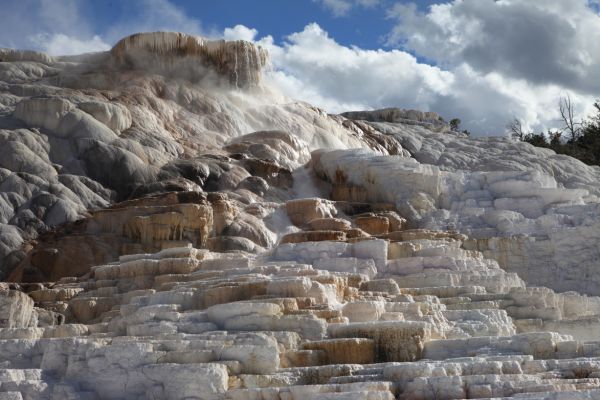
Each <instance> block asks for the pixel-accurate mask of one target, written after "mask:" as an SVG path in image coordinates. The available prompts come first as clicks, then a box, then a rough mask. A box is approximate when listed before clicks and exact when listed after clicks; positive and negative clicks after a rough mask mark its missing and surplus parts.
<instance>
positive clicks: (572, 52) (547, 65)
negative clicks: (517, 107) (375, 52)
mask: <svg viewBox="0 0 600 400" xmlns="http://www.w3.org/2000/svg"><path fill="white" fill-rule="evenodd" d="M389 16H390V17H391V18H395V19H397V21H398V23H397V25H396V26H395V28H394V29H393V31H392V32H391V33H390V36H389V38H388V39H389V40H388V41H389V43H391V44H401V45H403V46H404V47H405V48H407V49H410V50H412V51H414V52H416V53H418V54H419V55H421V56H424V57H427V58H429V59H431V60H433V61H435V62H437V63H438V64H441V65H445V66H450V67H451V66H456V65H458V64H461V63H467V64H469V65H470V66H471V67H473V69H475V70H476V71H478V72H480V73H482V74H487V73H493V72H495V73H499V74H501V75H503V76H505V77H510V78H515V79H526V80H527V81H528V82H531V83H535V84H554V85H559V86H562V87H564V88H566V89H570V90H574V91H578V92H581V93H586V92H587V93H590V94H591V93H598V91H600V68H599V67H600V16H599V15H598V13H597V12H596V11H595V10H594V9H592V8H591V7H590V3H589V1H588V0H544V1H531V0H499V1H494V0H454V1H452V2H449V3H445V4H437V5H433V6H432V7H431V8H430V9H429V10H428V11H427V12H419V11H418V10H417V8H416V6H414V5H411V4H409V5H406V4H401V3H398V4H396V5H395V6H394V7H393V8H392V9H391V10H390V11H389Z"/></svg>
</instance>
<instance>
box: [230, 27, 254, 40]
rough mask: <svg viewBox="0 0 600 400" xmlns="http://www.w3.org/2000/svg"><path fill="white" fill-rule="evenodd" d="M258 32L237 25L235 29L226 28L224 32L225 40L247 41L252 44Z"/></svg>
mask: <svg viewBox="0 0 600 400" xmlns="http://www.w3.org/2000/svg"><path fill="white" fill-rule="evenodd" d="M257 34H258V31H257V30H256V29H250V28H248V27H245V26H244V25H236V26H234V27H233V28H225V31H224V32H223V39H225V40H246V41H248V42H252V41H253V40H254V38H255V37H256V35H257Z"/></svg>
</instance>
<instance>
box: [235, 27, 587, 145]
mask: <svg viewBox="0 0 600 400" xmlns="http://www.w3.org/2000/svg"><path fill="white" fill-rule="evenodd" d="M236 30H237V31H240V32H244V30H243V29H241V28H240V27H239V26H238V27H236ZM250 32H251V34H252V35H254V36H253V37H256V33H255V32H254V30H250ZM256 43H258V44H260V45H261V46H263V47H265V48H266V49H267V50H268V51H269V53H270V54H271V59H272V64H273V66H274V71H273V72H272V73H271V74H270V76H269V79H270V80H271V81H272V82H273V83H274V84H275V85H276V86H277V87H279V88H280V90H282V91H283V92H284V93H285V94H286V95H288V96H289V97H292V98H296V99H300V100H304V101H307V102H309V103H312V104H315V105H317V106H320V107H322V108H324V109H326V110H327V111H329V112H334V113H337V112H342V111H349V110H358V109H374V108H383V107H402V108H416V109H421V110H431V111H437V112H439V113H440V114H441V115H442V116H444V117H445V118H446V119H450V118H454V117H458V118H461V120H462V121H463V126H464V127H465V128H467V129H469V130H471V131H473V132H474V133H476V134H483V135H487V134H492V135H498V134H503V133H504V131H505V127H506V124H507V123H508V122H509V121H510V120H511V119H512V118H513V117H517V118H520V119H521V120H523V121H524V125H525V127H527V128H531V129H534V130H542V129H546V128H552V127H556V126H557V125H558V111H557V103H558V99H559V98H560V96H561V95H565V94H566V91H565V89H564V87H562V86H560V85H555V84H544V85H540V84H536V83H532V82H529V81H527V80H525V79H520V78H513V77H507V76H504V75H502V74H500V73H497V72H481V71H478V70H476V69H474V68H473V67H472V66H471V65H469V64H468V63H465V62H462V63H458V62H457V63H455V64H453V65H449V66H444V67H442V66H431V65H428V64H425V63H422V62H419V61H418V60H417V59H416V58H415V56H413V55H411V54H409V53H407V52H405V51H402V50H365V49H361V48H358V47H347V46H343V45H341V44H339V43H337V42H336V41H335V40H334V39H333V38H331V37H330V36H329V35H328V34H327V32H326V31H324V30H323V29H322V28H321V27H320V26H319V25H317V24H315V23H313V24H309V25H307V26H306V27H305V28H304V30H302V31H301V32H296V33H293V34H291V35H289V36H288V37H287V38H286V41H285V42H284V43H283V44H276V43H274V41H273V38H271V37H270V36H267V37H263V38H261V39H259V40H257V41H256ZM570 95H571V97H572V99H573V102H574V104H575V105H576V107H577V108H578V110H580V111H581V112H582V113H583V112H584V111H585V108H586V107H588V106H590V105H591V104H592V102H593V98H592V97H590V96H587V95H584V94H583V95H582V94H578V93H577V92H573V91H571V92H570Z"/></svg>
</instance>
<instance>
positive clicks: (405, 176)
mask: <svg viewBox="0 0 600 400" xmlns="http://www.w3.org/2000/svg"><path fill="white" fill-rule="evenodd" d="M266 66H268V55H267V54H266V53H265V52H264V51H263V50H262V49H260V48H257V47H255V46H254V45H252V44H250V43H246V42H241V41H238V42H223V41H207V40H204V39H202V38H198V37H192V36H188V35H184V34H178V33H150V34H138V35H133V36H130V37H127V38H124V39H123V40H121V41H120V42H119V43H117V44H116V45H115V47H114V48H113V49H112V50H111V51H110V52H106V53H98V54H87V55H81V56H76V57H50V56H48V55H45V54H41V53H34V52H27V51H15V50H0V270H1V271H2V273H3V276H4V280H6V281H7V282H6V283H0V399H5V398H6V399H40V398H47V399H69V398H71V399H82V398H85V399H132V398H134V399H136V398H138V399H145V398H156V399H180V398H181V399H183V398H185V399H281V400H283V399H393V398H401V399H459V398H509V397H517V398H529V399H532V398H536V399H537V398H561V399H562V398H576V399H588V398H589V399H591V398H600V336H599V334H598V332H599V331H600V298H599V297H593V296H588V295H596V294H599V293H600V290H599V289H598V287H600V286H598V284H597V283H598V279H599V278H597V277H596V274H594V271H595V267H596V265H597V263H598V262H599V260H600V256H599V255H598V250H597V249H598V244H599V242H600V233H599V232H600V229H599V228H600V226H599V221H600V209H599V204H600V201H599V199H598V195H599V193H600V183H598V182H599V180H598V178H599V174H600V171H599V170H598V169H597V168H592V167H588V166H585V165H584V164H582V163H580V162H578V161H576V160H574V159H571V158H568V157H563V156H557V155H556V154H554V153H553V152H551V151H548V150H544V149H538V148H534V147H532V146H531V145H529V144H523V143H514V142H511V141H509V140H507V139H500V138H491V139H473V138H468V137H465V136H464V135H462V134H459V133H455V132H451V131H450V130H449V128H448V126H447V125H446V124H445V123H444V121H443V120H442V119H441V118H440V117H439V116H437V115H436V114H435V113H430V112H427V113H424V112H418V111H406V110H399V109H385V110H378V111H370V112H369V111H367V112H352V113H346V114H344V115H341V116H333V115H327V114H326V113H324V112H323V111H322V110H319V109H317V108H315V107H312V106H310V105H308V104H304V103H298V102H293V101H290V100H289V99H286V98H284V97H282V96H280V95H278V94H277V92H276V90H274V89H272V88H270V87H269V86H268V85H267V84H265V83H264V82H263V80H262V77H261V71H262V70H263V69H264V68H265V67H266ZM542 286H545V287H542ZM569 290H571V291H570V292H566V291H569Z"/></svg>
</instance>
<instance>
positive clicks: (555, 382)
mask: <svg viewBox="0 0 600 400" xmlns="http://www.w3.org/2000/svg"><path fill="white" fill-rule="evenodd" d="M147 201H150V200H147ZM177 206H178V207H182V208H183V209H185V210H187V211H184V212H187V213H199V214H198V215H201V216H202V217H194V218H202V219H201V220H200V219H196V220H194V219H193V218H191V217H190V218H187V219H186V218H184V219H183V222H179V220H177V219H176V218H175V217H173V216H172V215H171V217H170V218H171V220H169V221H167V220H165V219H164V218H163V217H161V218H159V219H158V220H160V221H162V223H163V224H164V225H165V226H167V225H168V226H175V228H173V229H175V230H176V233H177V232H178V234H177V235H175V236H169V235H168V234H164V233H161V232H165V231H164V229H162V230H161V229H160V228H157V226H154V228H152V226H151V222H150V221H145V220H144V218H148V217H141V220H140V219H139V217H136V216H135V215H133V214H131V215H130V217H131V218H130V219H129V220H128V219H126V218H118V219H116V220H115V221H120V222H121V223H125V224H126V225H127V224H129V225H132V226H131V227H129V228H127V229H128V230H131V231H135V234H136V235H138V236H137V240H138V246H144V245H153V246H158V245H160V246H161V247H162V250H160V251H156V252H152V253H144V252H139V253H135V251H132V252H130V253H131V254H128V255H121V256H120V257H119V259H118V261H115V262H111V263H108V264H100V265H95V266H93V267H91V269H90V270H89V272H88V273H86V274H85V275H84V276H82V277H80V278H76V277H64V278H61V279H60V280H58V281H57V282H54V283H38V284H35V285H25V284H21V285H20V286H17V284H12V289H11V287H9V285H5V288H4V290H2V292H0V293H1V294H0V302H1V303H0V304H1V309H2V314H1V315H2V318H1V319H0V321H1V323H2V328H1V329H0V338H1V339H0V364H1V369H0V377H1V380H0V382H1V383H0V398H2V399H5V398H6V399H21V398H23V399H44V398H47V399H82V398H85V399H146V398H155V399H240V400H242V399H281V400H283V399H297V400H299V399H394V398H400V399H458V398H502V397H520V398H528V399H531V398H548V397H550V396H553V395H556V396H563V397H560V398H596V397H597V396H598V395H600V342H599V341H595V340H596V339H597V334H596V332H598V329H600V298H596V297H586V296H581V295H578V294H575V293H565V294H557V293H554V292H553V291H552V290H550V289H547V288H534V287H527V286H526V285H525V283H524V282H523V281H522V280H521V279H519V277H518V276H517V275H516V274H513V273H506V272H505V271H503V270H502V269H500V268H499V267H498V263H497V262H496V261H493V260H489V259H486V258H484V257H483V256H482V254H481V253H480V252H477V251H472V250H465V249H464V248H463V244H464V242H465V240H467V237H465V236H464V235H460V234H457V233H455V232H444V231H427V230H419V229H416V230H415V229H408V228H407V226H406V220H404V219H403V218H402V217H401V216H399V215H398V213H397V212H395V211H392V210H390V209H389V208H390V207H385V206H384V205H380V206H379V207H373V206H371V207H370V209H368V210H367V211H365V208H368V206H369V205H368V204H364V203H351V202H334V201H331V200H324V199H317V198H310V199H299V200H293V201H288V202H287V203H285V205H284V208H285V212H286V213H287V215H288V216H289V218H290V219H291V221H292V222H293V223H294V224H295V225H297V226H298V227H299V229H300V230H299V231H298V232H296V233H292V234H290V235H289V236H284V237H283V238H282V240H280V242H279V244H278V245H276V246H275V247H274V248H273V249H272V250H271V251H268V252H262V253H260V254H258V255H256V254H252V253H249V252H247V251H240V250H237V251H229V252H219V251H211V250H209V249H207V248H206V247H207V246H206V243H207V240H208V239H207V238H208V236H210V235H209V234H208V233H207V234H206V237H205V236H204V233H203V232H208V231H207V230H206V229H205V230H203V228H202V226H204V227H206V226H207V224H209V223H214V221H215V220H217V219H218V218H217V215H216V214H213V209H212V207H211V206H210V205H205V206H201V205H198V204H192V203H185V205H180V204H178V205H177ZM202 207H204V208H202ZM118 210H119V209H118V208H116V209H114V210H107V211H106V212H107V213H112V212H118ZM342 210H343V211H342ZM127 212H128V213H131V210H129V211H127ZM186 215H188V214H186ZM190 215H191V214H190ZM194 215H196V214H194ZM94 218H98V216H96V217H94ZM102 218H104V217H102ZM136 218H138V219H137V220H136ZM150 219H151V218H150ZM132 220H133V221H136V222H135V223H133V222H131V221H132ZM186 221H187V222H186ZM191 221H196V222H195V223H194V224H195V228H197V229H196V231H194V230H193V229H192V228H191V227H190V228H186V226H191V225H192V222H191ZM149 224H150V225H149ZM169 224H171V225H169ZM186 224H187V225H186ZM153 229H154V230H153ZM182 232H183V233H182ZM194 232H196V233H194ZM159 233H161V234H159ZM194 235H195V236H194ZM286 238H287V239H286ZM332 238H333V239H334V240H332ZM202 247H204V248H202ZM130 248H131V249H135V246H133V245H131V246H130ZM141 248H142V247H138V249H141ZM17 288H19V289H21V290H25V291H27V294H25V293H23V292H21V291H18V290H14V289H17ZM569 396H571V397H569ZM552 398H558V397H552Z"/></svg>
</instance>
